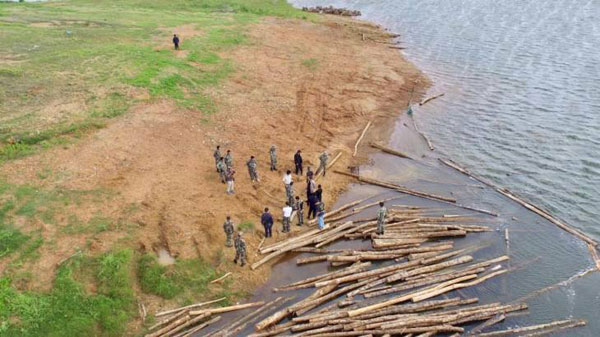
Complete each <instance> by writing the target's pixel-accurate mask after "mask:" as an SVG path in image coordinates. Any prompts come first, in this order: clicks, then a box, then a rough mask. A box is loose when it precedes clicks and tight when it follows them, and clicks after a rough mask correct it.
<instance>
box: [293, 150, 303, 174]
mask: <svg viewBox="0 0 600 337" xmlns="http://www.w3.org/2000/svg"><path fill="white" fill-rule="evenodd" d="M301 152H302V151H300V150H298V151H297V152H296V154H295V155H294V164H295V165H296V175H302V174H303V172H302V155H301ZM298 172H299V173H298Z"/></svg>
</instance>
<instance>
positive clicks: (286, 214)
mask: <svg viewBox="0 0 600 337" xmlns="http://www.w3.org/2000/svg"><path fill="white" fill-rule="evenodd" d="M282 211H283V230H282V232H284V233H289V232H290V220H291V218H292V211H293V209H292V207H291V206H290V203H289V202H286V203H285V207H283V210H282Z"/></svg>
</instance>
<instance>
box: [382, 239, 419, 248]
mask: <svg viewBox="0 0 600 337" xmlns="http://www.w3.org/2000/svg"><path fill="white" fill-rule="evenodd" d="M372 241H373V248H375V249H377V248H386V247H396V246H403V245H410V244H421V243H423V242H425V241H427V239H418V238H417V239H373V240H372Z"/></svg>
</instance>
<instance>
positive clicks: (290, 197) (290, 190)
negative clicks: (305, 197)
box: [285, 181, 294, 206]
mask: <svg viewBox="0 0 600 337" xmlns="http://www.w3.org/2000/svg"><path fill="white" fill-rule="evenodd" d="M285 197H286V199H287V202H288V204H289V205H290V206H294V182H293V181H292V182H290V184H289V185H285Z"/></svg>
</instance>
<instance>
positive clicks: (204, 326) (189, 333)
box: [177, 316, 221, 337]
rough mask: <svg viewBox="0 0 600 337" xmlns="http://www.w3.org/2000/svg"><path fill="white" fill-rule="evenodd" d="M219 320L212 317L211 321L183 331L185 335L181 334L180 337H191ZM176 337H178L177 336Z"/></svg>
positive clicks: (219, 317) (218, 317)
mask: <svg viewBox="0 0 600 337" xmlns="http://www.w3.org/2000/svg"><path fill="white" fill-rule="evenodd" d="M220 319H221V316H217V317H214V318H212V319H210V320H208V321H206V322H204V323H202V324H200V325H198V326H197V327H194V328H192V329H190V330H187V331H185V333H184V334H182V335H181V337H190V336H193V335H194V334H195V333H196V332H198V331H200V330H202V329H204V328H206V327H207V326H209V325H211V324H213V323H216V322H218V321H219V320H220ZM177 337H179V336H177Z"/></svg>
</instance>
